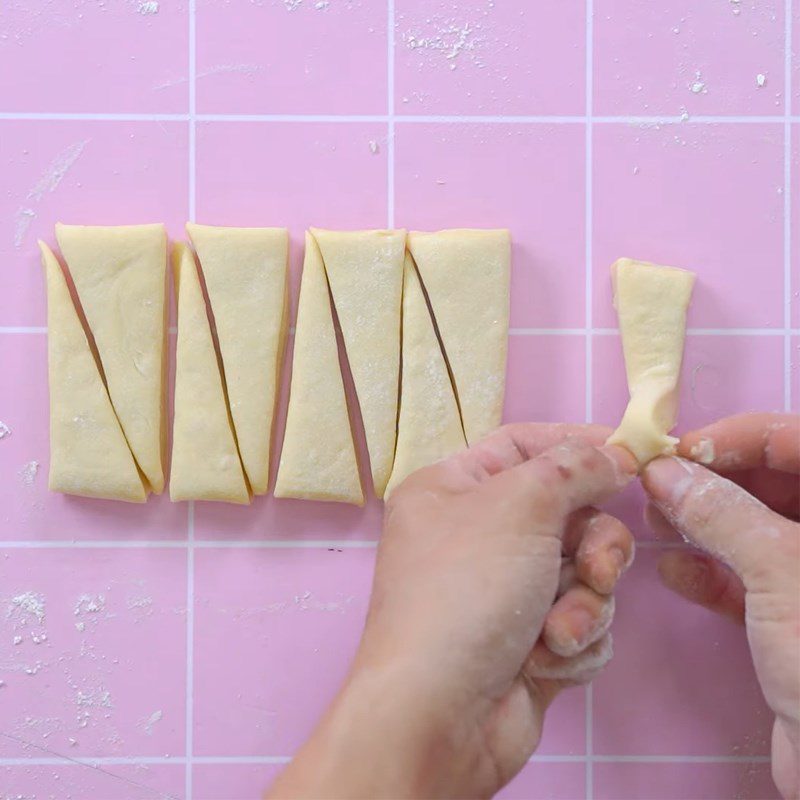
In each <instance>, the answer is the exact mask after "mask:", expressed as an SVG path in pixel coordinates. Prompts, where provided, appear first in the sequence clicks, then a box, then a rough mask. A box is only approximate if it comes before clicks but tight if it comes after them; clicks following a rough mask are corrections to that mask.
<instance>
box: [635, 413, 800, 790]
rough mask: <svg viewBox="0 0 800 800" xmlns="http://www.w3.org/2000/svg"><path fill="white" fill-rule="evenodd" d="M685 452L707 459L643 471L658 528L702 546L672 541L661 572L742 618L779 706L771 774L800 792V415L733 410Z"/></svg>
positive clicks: (657, 464) (683, 589)
mask: <svg viewBox="0 0 800 800" xmlns="http://www.w3.org/2000/svg"><path fill="white" fill-rule="evenodd" d="M678 453H679V455H680V456H683V457H684V458H688V459H694V460H695V461H701V462H702V463H703V464H704V465H706V466H705V467H704V466H700V465H698V464H696V463H692V462H691V461H688V460H681V459H675V458H662V459H657V460H656V461H653V462H651V464H650V465H648V466H647V467H646V468H645V470H644V474H643V483H644V486H645V489H646V490H647V491H648V493H649V494H650V497H651V500H652V501H653V504H654V506H650V507H648V510H647V517H648V520H649V521H650V523H651V525H652V527H653V528H654V530H655V531H656V533H657V534H659V535H660V536H670V535H672V536H675V535H676V533H675V531H676V530H677V531H678V532H679V533H681V534H683V535H684V536H685V537H686V538H688V539H689V540H690V541H692V542H693V543H695V544H697V545H699V546H700V547H701V548H702V549H703V550H704V551H705V552H698V551H691V550H685V549H675V550H669V551H667V552H666V553H665V554H664V555H663V556H662V557H661V560H660V562H659V572H660V574H661V577H662V580H663V581H664V583H665V584H666V585H667V586H668V587H670V588H671V589H673V590H674V591H676V592H678V593H679V594H681V595H682V596H684V597H686V598H687V599H689V600H691V601H692V602H695V603H699V604H700V605H703V606H706V607H707V608H710V609H712V610H714V611H717V612H719V613H721V614H724V615H725V616H727V617H729V618H731V619H734V620H736V621H738V622H744V623H745V625H746V628H747V638H748V641H749V643H750V649H751V653H752V656H753V662H754V664H755V669H756V674H757V676H758V680H759V683H760V685H761V689H762V691H763V693H764V697H765V698H766V700H767V703H768V704H769V706H770V708H771V709H772V710H773V711H774V712H775V715H776V720H775V725H774V727H773V733H772V772H773V778H774V780H775V783H776V785H777V787H778V789H779V791H780V792H781V793H782V795H783V796H784V797H787V798H789V797H791V798H797V797H798V796H800V525H798V524H797V522H796V521H794V520H797V518H798V515H800V417H797V416H791V415H786V414H742V415H739V416H735V417H729V418H727V419H724V420H721V421H719V422H716V423H714V424H713V425H709V426H708V427H706V428H703V429H701V430H699V431H695V432H693V433H690V434H687V435H686V436H684V437H683V438H682V439H681V442H680V445H679V448H678ZM706 467H708V469H707V468H706ZM711 470H713V472H712V471H711ZM716 473H719V474H716ZM718 559H719V560H718Z"/></svg>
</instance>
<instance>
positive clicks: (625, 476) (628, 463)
mask: <svg viewBox="0 0 800 800" xmlns="http://www.w3.org/2000/svg"><path fill="white" fill-rule="evenodd" d="M600 452H601V453H603V455H604V456H605V457H606V458H607V459H608V460H609V461H610V462H611V463H612V464H613V465H614V472H615V474H616V477H617V482H618V483H619V484H620V485H621V486H626V485H627V484H629V483H630V482H631V481H632V480H633V479H634V478H635V477H636V472H637V470H638V466H639V465H638V464H637V463H636V459H635V458H634V457H633V455H632V454H631V453H630V452H628V451H627V450H626V449H625V448H624V447H617V446H616V445H607V446H605V447H602V448H600Z"/></svg>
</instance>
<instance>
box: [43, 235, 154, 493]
mask: <svg viewBox="0 0 800 800" xmlns="http://www.w3.org/2000/svg"><path fill="white" fill-rule="evenodd" d="M39 247H40V248H41V250H42V265H43V266H44V270H45V277H46V281H47V350H48V372H49V383H50V477H49V488H50V490H51V491H53V492H64V493H65V494H77V495H82V496H84V497H101V498H106V499H110V500H127V501H128V502H133V503H143V502H144V501H145V500H146V499H147V493H146V492H145V487H144V485H143V484H142V480H141V478H140V476H139V471H138V470H137V469H136V464H135V462H134V460H133V456H132V455H131V451H130V449H129V447H128V443H127V442H126V441H125V436H124V435H123V433H122V428H121V427H120V424H119V420H118V419H117V416H116V414H115V413H114V409H113V408H112V406H111V400H110V399H109V397H108V392H107V390H106V387H105V385H104V384H103V379H102V377H101V376H100V371H99V369H98V367H97V362H96V361H95V359H94V355H93V354H92V351H91V348H90V347H89V340H88V339H87V338H86V332H85V331H84V329H83V326H82V325H81V321H80V318H79V317H78V312H77V311H76V310H75V306H74V305H73V303H72V297H70V293H69V288H68V287H67V282H66V279H65V278H64V273H63V271H62V269H61V265H60V264H59V263H58V261H57V260H56V257H55V256H54V255H53V252H52V251H51V250H50V248H49V247H48V246H47V245H46V244H45V243H44V242H41V241H40V242H39Z"/></svg>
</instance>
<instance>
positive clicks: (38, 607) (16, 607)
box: [6, 592, 45, 625]
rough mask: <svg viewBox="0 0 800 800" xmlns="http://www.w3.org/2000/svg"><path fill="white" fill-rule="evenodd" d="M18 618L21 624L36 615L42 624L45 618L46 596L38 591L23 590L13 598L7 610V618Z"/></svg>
mask: <svg viewBox="0 0 800 800" xmlns="http://www.w3.org/2000/svg"><path fill="white" fill-rule="evenodd" d="M12 617H13V618H16V620H17V622H18V623H19V624H21V625H25V624H27V621H28V618H29V617H35V618H36V621H37V622H38V623H39V624H40V625H41V624H42V623H43V622H44V618H45V598H44V595H43V594H39V593H38V592H23V593H22V594H18V595H17V596H16V597H12V598H11V602H10V603H9V605H8V609H7V610H6V619H11V618H12Z"/></svg>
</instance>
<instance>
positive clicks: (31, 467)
mask: <svg viewBox="0 0 800 800" xmlns="http://www.w3.org/2000/svg"><path fill="white" fill-rule="evenodd" d="M38 474H39V462H38V461H29V462H28V463H27V464H25V465H24V466H23V467H22V469H20V470H19V471H18V472H17V475H19V479H20V481H21V483H22V485H23V486H33V482H34V481H35V480H36V476H37V475H38Z"/></svg>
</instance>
